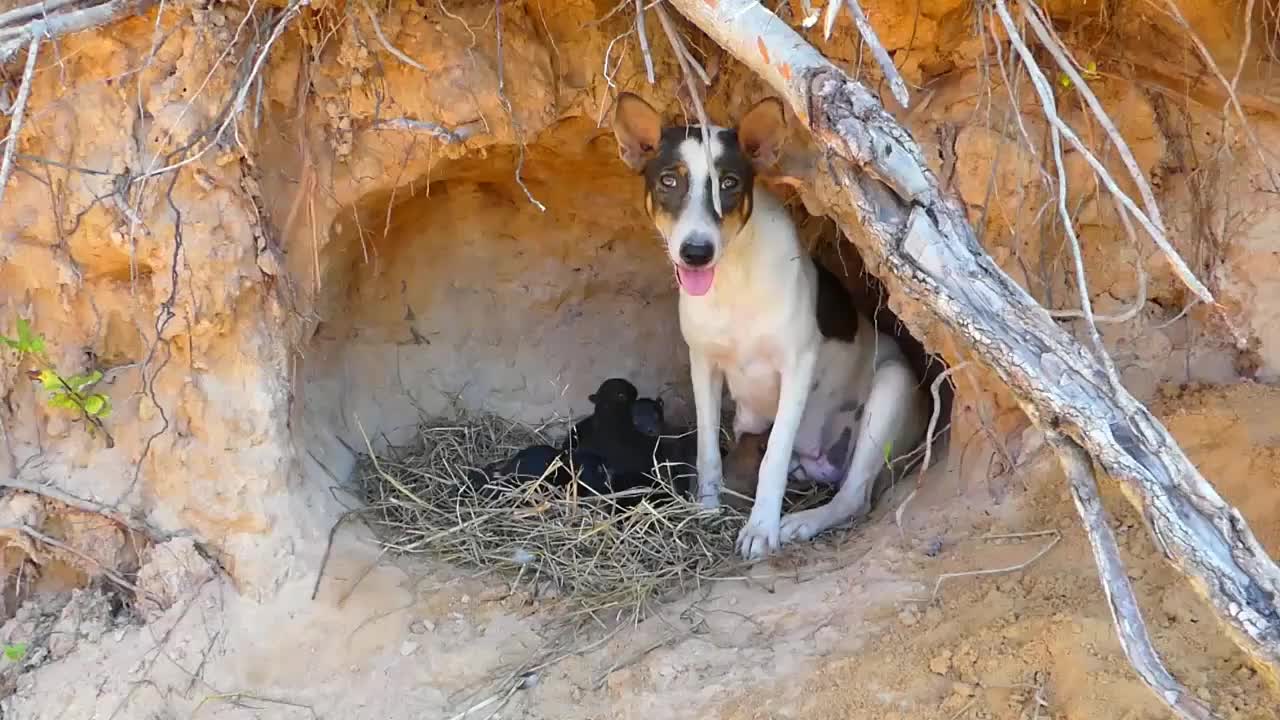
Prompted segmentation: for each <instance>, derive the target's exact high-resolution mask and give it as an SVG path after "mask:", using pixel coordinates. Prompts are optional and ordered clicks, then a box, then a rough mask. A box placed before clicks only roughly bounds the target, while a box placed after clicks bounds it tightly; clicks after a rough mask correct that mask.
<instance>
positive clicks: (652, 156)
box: [613, 93, 928, 560]
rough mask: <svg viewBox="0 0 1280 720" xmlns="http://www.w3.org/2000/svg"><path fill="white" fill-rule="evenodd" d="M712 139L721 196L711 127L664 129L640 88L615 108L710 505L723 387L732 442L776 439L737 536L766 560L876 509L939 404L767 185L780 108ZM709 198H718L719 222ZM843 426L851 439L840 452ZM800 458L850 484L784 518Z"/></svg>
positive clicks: (781, 122)
mask: <svg viewBox="0 0 1280 720" xmlns="http://www.w3.org/2000/svg"><path fill="white" fill-rule="evenodd" d="M708 130H709V131H710V148H709V150H710V153H709V154H710V156H711V158H712V161H713V162H714V166H715V170H716V176H717V177H718V186H717V187H715V188H712V187H711V170H710V167H709V165H708V148H707V147H705V146H704V145H703V138H702V133H701V128H699V127H688V126H685V127H680V126H672V125H666V124H664V123H663V120H662V117H661V116H660V115H659V113H658V112H657V111H656V110H654V109H653V107H652V106H650V105H649V104H648V103H646V102H645V101H644V100H642V99H641V98H640V97H638V96H636V95H633V94H631V93H622V94H620V95H619V97H618V100H617V103H616V104H615V107H614V113H613V131H614V136H615V137H616V139H617V141H618V153H619V156H620V157H621V158H622V160H623V162H624V163H626V165H627V166H628V167H629V168H631V169H632V171H634V172H637V173H639V174H641V175H643V177H644V208H645V211H646V213H647V214H648V215H649V217H650V219H651V220H652V222H653V224H654V226H655V227H656V228H657V230H658V233H659V234H660V235H661V237H662V240H663V243H664V246H665V250H666V255H667V258H668V260H669V261H670V262H671V264H672V266H673V268H674V271H675V275H676V282H677V284H678V286H679V293H680V295H679V303H678V305H679V318H680V330H681V334H682V335H683V337H684V340H685V343H686V344H687V345H688V348H689V370H690V379H691V381H692V386H693V398H694V405H695V409H696V416H697V445H698V450H697V472H698V483H697V494H698V499H699V500H700V502H701V503H702V505H703V506H704V507H706V508H708V509H715V508H718V507H719V505H720V490H721V487H722V468H721V457H720V450H719V443H718V438H719V426H720V404H721V396H722V393H723V389H724V386H725V384H726V383H727V384H728V388H729V394H730V396H731V397H732V399H733V401H734V403H735V415H734V421H733V431H734V437H735V440H736V439H738V438H741V437H742V435H743V434H744V433H763V432H765V431H766V430H767V431H768V445H767V449H766V450H765V456H764V460H763V461H762V462H761V464H760V470H759V474H758V480H757V485H756V493H755V500H754V502H753V504H752V508H751V513H750V515H749V517H748V519H747V522H746V524H745V526H744V527H743V528H742V530H741V531H740V533H739V535H738V540H737V550H738V552H739V554H741V555H742V557H744V558H745V559H748V560H755V559H760V558H762V557H764V556H766V555H768V554H769V553H771V552H774V551H777V550H778V549H780V548H781V546H782V545H783V544H785V543H791V542H795V541H802V540H809V539H811V538H812V537H813V536H815V535H817V534H818V533H821V532H823V531H825V530H827V529H828V528H831V527H833V526H835V525H839V524H843V523H844V522H846V521H848V520H851V519H854V518H856V517H858V516H861V515H863V514H865V513H866V512H868V511H869V510H870V504H871V496H872V491H873V488H874V487H875V484H876V480H877V477H878V476H879V475H880V473H881V471H882V470H883V469H884V467H885V465H886V459H888V458H887V457H886V455H887V454H888V453H887V452H886V449H887V448H892V449H893V450H895V451H898V452H905V451H907V450H909V449H910V448H913V447H914V446H915V445H916V444H918V443H919V441H920V440H921V438H922V437H923V434H924V426H925V424H926V421H927V410H928V400H927V398H926V397H925V395H924V394H923V393H922V392H921V387H920V381H919V379H918V377H917V376H916V374H915V373H914V372H913V371H912V369H911V368H910V366H909V365H908V363H907V360H906V358H905V357H904V356H903V353H902V351H901V349H900V348H899V347H898V345H897V343H896V342H895V341H894V340H893V338H892V337H891V336H889V335H887V334H884V333H880V332H878V331H877V330H876V329H875V328H874V327H873V326H872V325H871V323H870V322H869V321H868V320H867V318H866V317H864V316H862V315H861V314H860V313H858V312H857V311H856V310H855V308H854V307H853V302H852V299H851V298H850V296H849V293H848V292H847V291H846V290H845V289H844V287H843V286H842V285H841V283H840V281H839V279H838V278H836V277H835V276H834V275H833V274H832V273H831V272H829V271H827V270H826V269H824V268H823V267H822V265H821V264H819V263H818V262H817V261H816V260H815V259H813V258H812V257H811V256H809V255H808V253H806V252H805V251H804V250H803V248H802V247H801V245H800V242H799V239H798V237H797V234H796V228H795V224H794V223H793V221H792V219H791V217H790V215H788V213H787V211H786V210H785V208H784V207H783V206H782V204H781V202H779V200H778V199H777V198H776V197H775V196H773V195H772V194H771V193H770V192H769V191H768V190H766V189H765V187H764V184H765V182H764V181H765V180H766V179H776V178H770V173H771V171H773V169H774V168H775V167H776V166H777V164H778V160H779V158H780V157H781V151H782V146H783V143H784V140H785V137H786V133H787V120H786V114H785V110H784V108H783V105H782V102H781V101H779V100H778V99H777V98H767V99H765V100H762V101H760V102H759V103H757V104H755V105H754V106H753V107H752V108H751V109H750V110H749V111H748V112H746V113H745V114H744V115H743V116H742V117H741V119H740V120H739V121H738V124H737V127H735V128H732V129H728V128H723V127H711V128H708ZM757 180H761V182H759V183H757ZM712 192H717V193H719V196H720V205H721V209H722V211H723V214H722V215H720V216H717V214H716V211H715V209H714V205H713V198H712V195H711V193H712ZM840 425H843V426H844V427H848V428H849V430H850V433H849V436H850V438H851V441H850V442H848V443H846V445H845V447H844V448H843V451H841V448H840V447H837V446H838V445H839V438H840V436H841V435H842V434H843V430H844V428H843V427H840ZM833 438H834V439H833ZM795 460H798V461H799V463H800V464H801V465H802V466H805V467H807V468H808V469H810V470H812V471H814V472H815V473H817V474H818V475H819V476H821V477H822V478H827V479H830V478H834V479H835V481H836V482H837V483H838V485H839V490H838V491H837V492H836V495H835V496H834V497H833V498H832V500H831V501H830V502H828V503H826V504H825V505H822V506H820V507H816V508H812V509H809V510H803V511H799V512H794V513H790V514H788V515H787V516H786V517H783V516H782V499H783V495H784V493H785V491H786V487H787V479H788V475H789V474H790V469H791V467H792V464H793V462H794V461H795Z"/></svg>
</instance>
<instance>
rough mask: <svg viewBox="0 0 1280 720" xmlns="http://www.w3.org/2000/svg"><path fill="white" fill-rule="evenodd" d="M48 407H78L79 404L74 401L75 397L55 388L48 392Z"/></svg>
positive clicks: (73, 408) (66, 408)
mask: <svg viewBox="0 0 1280 720" xmlns="http://www.w3.org/2000/svg"><path fill="white" fill-rule="evenodd" d="M49 407H55V408H60V409H62V410H79V409H80V405H79V404H78V403H77V402H76V401H75V398H73V397H71V396H70V395H68V394H66V393H65V392H63V391H61V390H55V391H53V392H50V393H49Z"/></svg>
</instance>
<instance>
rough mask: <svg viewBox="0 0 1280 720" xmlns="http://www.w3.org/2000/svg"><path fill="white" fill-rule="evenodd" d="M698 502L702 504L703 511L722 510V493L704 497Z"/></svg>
mask: <svg viewBox="0 0 1280 720" xmlns="http://www.w3.org/2000/svg"><path fill="white" fill-rule="evenodd" d="M698 502H700V503H702V509H703V510H719V509H720V493H718V492H717V493H715V494H714V495H703V496H702V497H700V498H698Z"/></svg>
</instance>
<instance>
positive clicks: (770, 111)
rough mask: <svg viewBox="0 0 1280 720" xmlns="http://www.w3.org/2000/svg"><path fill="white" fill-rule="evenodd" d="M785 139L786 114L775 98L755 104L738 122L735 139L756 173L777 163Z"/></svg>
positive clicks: (779, 101) (780, 103)
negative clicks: (736, 138)
mask: <svg viewBox="0 0 1280 720" xmlns="http://www.w3.org/2000/svg"><path fill="white" fill-rule="evenodd" d="M786 139H787V114H786V110H785V109H784V108H783V106H782V101H781V100H779V99H778V98H776V97H767V98H765V99H763V100H761V101H760V102H758V103H756V104H755V105H754V106H752V108H751V109H750V110H748V111H747V114H746V115H743V116H742V119H741V120H739V121H738V142H739V143H740V144H741V145H742V151H743V152H744V153H746V155H747V157H748V158H749V159H750V160H751V166H752V167H754V168H755V170H756V172H764V171H765V170H768V169H769V168H771V167H773V165H774V163H776V162H778V158H779V157H780V156H781V155H782V145H783V143H784V142H785V141H786Z"/></svg>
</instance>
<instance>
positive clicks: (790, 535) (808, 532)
mask: <svg viewBox="0 0 1280 720" xmlns="http://www.w3.org/2000/svg"><path fill="white" fill-rule="evenodd" d="M824 510H826V507H817V508H812V509H809V510H801V511H800V512H793V513H788V514H787V515H786V517H784V518H782V523H781V527H780V530H779V535H780V537H781V540H782V542H783V543H784V544H785V543H790V542H797V541H805V540H812V539H813V538H814V536H816V535H817V534H818V533H820V532H822V531H823V530H826V529H827V528H829V527H831V518H830V516H829V513H826V512H823V511H824Z"/></svg>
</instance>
